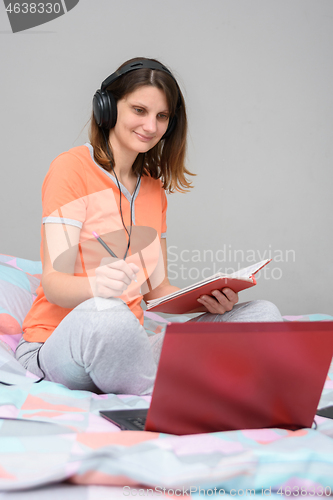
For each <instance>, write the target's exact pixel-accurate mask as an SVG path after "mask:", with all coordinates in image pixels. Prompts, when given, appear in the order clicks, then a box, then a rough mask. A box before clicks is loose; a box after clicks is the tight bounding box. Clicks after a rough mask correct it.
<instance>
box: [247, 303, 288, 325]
mask: <svg viewBox="0 0 333 500" xmlns="http://www.w3.org/2000/svg"><path fill="white" fill-rule="evenodd" d="M251 306H252V308H253V311H254V313H255V314H256V315H257V316H258V318H259V319H258V320H257V321H283V318H282V316H281V313H280V311H279V309H278V308H277V306H276V305H275V304H274V303H273V302H270V301H269V300H254V301H252V302H251Z"/></svg>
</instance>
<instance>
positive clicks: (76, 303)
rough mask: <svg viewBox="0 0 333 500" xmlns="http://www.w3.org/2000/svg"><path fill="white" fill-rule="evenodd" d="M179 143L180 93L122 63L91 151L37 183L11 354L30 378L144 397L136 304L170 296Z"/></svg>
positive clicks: (227, 299) (102, 96)
mask: <svg viewBox="0 0 333 500" xmlns="http://www.w3.org/2000/svg"><path fill="white" fill-rule="evenodd" d="M186 132H187V121H186V110H185V102H184V98H183V96H182V93H181V91H180V89H179V86H178V84H177V82H176V80H175V78H174V77H173V75H172V74H171V73H170V71H169V70H168V69H167V68H166V67H165V66H162V65H161V64H160V63H159V62H158V61H156V60H151V59H133V60H131V61H127V62H126V63H124V64H123V65H122V66H121V67H120V68H119V69H118V70H117V72H116V73H113V74H112V75H110V77H108V78H107V79H106V80H105V81H104V82H103V84H102V86H101V89H100V90H98V91H97V92H96V94H95V96H94V100H93V116H92V121H91V130H90V144H86V145H84V146H80V147H77V148H73V149H71V150H70V151H68V152H66V153H63V154H62V155H60V156H58V157H57V158H56V159H55V160H54V162H52V164H51V167H50V170H49V172H48V174H47V176H46V178H45V180H44V183H43V189H42V201H43V225H42V247H41V256H42V261H43V274H42V281H41V285H40V287H39V289H38V296H37V299H36V301H35V302H34V304H33V306H32V309H31V310H30V312H29V314H28V316H27V317H26V319H25V321H24V324H23V331H24V337H23V339H22V341H21V342H20V344H19V346H18V348H17V351H16V357H17V359H18V360H19V361H20V363H21V364H22V365H23V366H24V367H25V368H27V369H28V370H30V371H31V372H33V373H35V374H36V375H39V376H42V375H43V377H45V379H47V380H52V381H55V382H59V383H62V384H64V385H66V386H67V387H69V388H72V389H83V390H91V391H94V392H105V393H110V392H111V393H134V394H150V393H151V391H152V388H153V384H154V379H155V373H156V366H157V363H158V359H159V354H160V349H161V345H162V340H163V335H156V336H153V337H150V338H149V337H148V336H147V334H146V332H145V330H144V328H143V326H142V325H143V311H142V309H141V306H140V304H141V301H142V298H143V299H144V300H145V301H147V300H150V299H153V298H157V297H161V296H164V295H166V294H168V293H171V292H173V291H176V290H178V288H177V287H174V286H171V285H170V283H169V280H168V277H167V246H166V239H165V232H166V208H167V201H166V195H165V191H169V192H172V191H174V190H178V191H185V190H188V189H189V188H190V187H191V183H190V182H189V181H188V180H187V179H186V176H188V175H192V174H190V172H189V171H188V170H186V168H185V165H184V158H185V150H186ZM96 233H98V235H100V236H102V238H103V240H104V241H105V242H106V243H107V245H108V247H109V248H110V251H109V253H112V255H113V257H111V256H109V255H108V254H107V253H106V252H105V248H104V247H103V246H102V244H100V240H99V241H97V240H95V239H94V237H93V236H92V235H93V234H95V235H96ZM96 237H97V235H96ZM198 302H199V304H198V312H200V311H202V312H205V313H206V314H204V315H202V316H200V317H199V318H196V319H195V320H199V321H202V320H204V321H210V320H213V321H229V320H231V321H260V320H261V321H274V320H277V321H279V320H281V316H280V314H279V312H278V310H277V309H276V307H275V306H274V305H273V304H270V303H269V302H264V301H263V302H262V301H257V302H251V303H247V304H239V305H236V303H237V302H238V296H237V294H235V293H234V292H233V291H232V290H230V289H223V290H216V291H215V292H213V296H210V297H201V298H200V299H199V300H198Z"/></svg>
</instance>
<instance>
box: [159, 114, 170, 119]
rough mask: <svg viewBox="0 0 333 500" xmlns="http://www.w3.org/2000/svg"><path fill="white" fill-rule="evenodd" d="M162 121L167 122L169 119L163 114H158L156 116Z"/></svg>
mask: <svg viewBox="0 0 333 500" xmlns="http://www.w3.org/2000/svg"><path fill="white" fill-rule="evenodd" d="M158 116H159V117H160V118H161V119H162V120H168V119H169V116H168V115H165V114H164V113H160V114H159V115H158Z"/></svg>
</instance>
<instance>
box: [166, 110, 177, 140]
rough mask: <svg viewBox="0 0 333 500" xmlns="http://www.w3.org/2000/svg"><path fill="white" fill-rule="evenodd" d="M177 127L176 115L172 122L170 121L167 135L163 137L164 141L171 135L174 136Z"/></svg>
mask: <svg viewBox="0 0 333 500" xmlns="http://www.w3.org/2000/svg"><path fill="white" fill-rule="evenodd" d="M176 125H177V116H176V115H174V116H173V117H172V118H171V120H170V121H169V125H168V128H167V130H166V132H165V134H164V135H163V137H162V139H167V138H168V137H170V135H171V134H172V132H173V131H174V129H175V128H176Z"/></svg>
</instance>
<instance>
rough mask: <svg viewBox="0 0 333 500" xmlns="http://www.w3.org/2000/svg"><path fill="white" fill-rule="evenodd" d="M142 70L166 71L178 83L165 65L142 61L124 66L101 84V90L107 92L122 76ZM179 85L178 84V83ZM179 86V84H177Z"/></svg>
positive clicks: (149, 60)
mask: <svg viewBox="0 0 333 500" xmlns="http://www.w3.org/2000/svg"><path fill="white" fill-rule="evenodd" d="M142 68H147V69H159V70H160V71H164V72H165V73H168V75H170V76H171V77H172V78H173V79H174V81H175V82H176V79H175V78H174V76H173V74H172V73H171V71H169V70H168V68H166V67H165V66H163V64H160V63H158V62H155V61H152V60H151V59H143V60H141V61H135V62H133V63H130V64H126V66H123V67H122V68H120V69H118V70H117V71H115V72H114V73H112V75H110V76H108V77H107V78H106V79H105V80H104V81H103V82H102V84H101V90H105V89H106V88H107V87H108V86H109V85H111V83H113V82H114V81H115V80H117V78H119V77H120V76H122V75H126V73H129V72H130V71H134V70H136V69H142ZM176 83H177V82H176ZM177 86H178V84H177Z"/></svg>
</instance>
